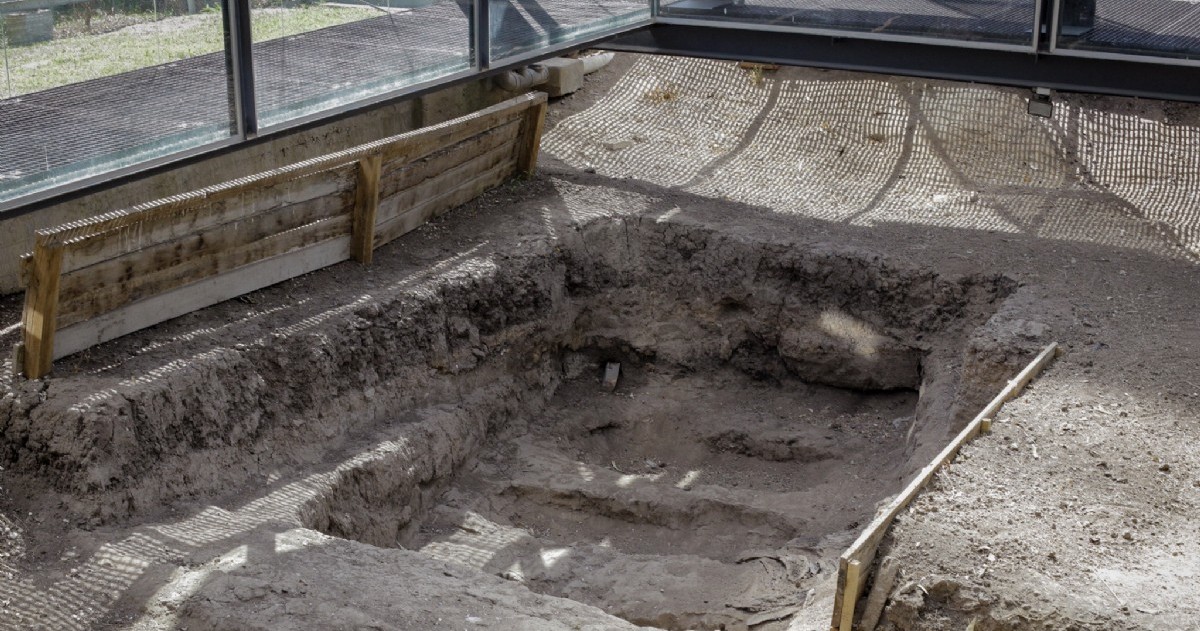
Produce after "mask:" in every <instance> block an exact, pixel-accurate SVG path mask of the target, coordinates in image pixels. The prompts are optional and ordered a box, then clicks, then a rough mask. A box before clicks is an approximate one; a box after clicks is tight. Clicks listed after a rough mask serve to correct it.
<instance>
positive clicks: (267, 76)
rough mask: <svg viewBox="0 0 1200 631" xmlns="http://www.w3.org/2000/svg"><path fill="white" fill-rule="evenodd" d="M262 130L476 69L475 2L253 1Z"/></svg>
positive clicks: (447, 0) (421, 0) (449, 0)
mask: <svg viewBox="0 0 1200 631" xmlns="http://www.w3.org/2000/svg"><path fill="white" fill-rule="evenodd" d="M252 2H253V4H252V5H251V6H252V9H251V19H250V21H251V24H252V25H253V32H254V42H255V43H254V74H255V79H254V80H255V96H256V98H257V101H258V112H259V115H258V120H259V125H260V126H266V125H272V124H275V123H281V122H284V121H286V120H290V119H293V118H296V117H298V116H303V115H305V114H311V113H314V112H319V111H321V110H327V109H330V108H334V107H338V106H340V105H344V104H347V103H352V102H354V101H358V100H362V99H364V98H368V97H371V96H375V95H379V94H384V93H387V92H391V91H394V90H398V89H401V88H404V87H406V86H410V85H413V84H416V83H421V82H424V81H429V80H432V79H436V78H438V77H442V76H446V75H449V74H452V73H455V72H458V71H460V70H467V69H469V68H470V67H471V45H470V24H471V6H470V3H469V0H467V1H466V2H465V3H464V4H461V5H460V4H459V3H458V2H456V1H455V0H390V1H389V0H371V2H366V1H355V0H349V1H347V2H323V1H319V2H303V3H300V2H292V1H290V0H252Z"/></svg>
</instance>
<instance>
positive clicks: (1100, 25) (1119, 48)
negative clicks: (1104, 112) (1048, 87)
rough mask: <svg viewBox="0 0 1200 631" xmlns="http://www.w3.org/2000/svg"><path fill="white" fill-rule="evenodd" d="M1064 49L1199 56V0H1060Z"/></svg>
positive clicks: (1060, 44) (1059, 44) (1061, 45)
mask: <svg viewBox="0 0 1200 631" xmlns="http://www.w3.org/2000/svg"><path fill="white" fill-rule="evenodd" d="M1058 11H1059V13H1058V34H1057V35H1058V39H1057V41H1056V42H1055V43H1056V45H1057V47H1058V48H1059V49H1063V50H1070V51H1091V52H1101V53H1121V54H1131V55H1153V56H1156V57H1174V58H1181V59H1193V60H1200V2H1196V1H1195V0H1060V4H1059V8H1058Z"/></svg>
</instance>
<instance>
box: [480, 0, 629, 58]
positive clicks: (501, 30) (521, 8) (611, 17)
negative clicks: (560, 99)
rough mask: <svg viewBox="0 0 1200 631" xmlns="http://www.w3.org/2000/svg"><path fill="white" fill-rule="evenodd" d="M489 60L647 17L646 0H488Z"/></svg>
mask: <svg viewBox="0 0 1200 631" xmlns="http://www.w3.org/2000/svg"><path fill="white" fill-rule="evenodd" d="M488 10H489V12H490V15H491V22H492V28H491V42H492V50H491V55H492V59H501V58H503V57H510V56H513V55H519V54H521V53H526V52H530V51H533V50H537V49H539V48H544V47H546V46H554V45H556V44H562V43H566V42H570V41H572V40H581V39H585V38H587V37H589V36H591V35H594V34H596V33H599V32H601V31H605V30H608V29H610V28H614V27H617V26H624V25H628V24H633V23H635V22H637V21H639V20H645V19H649V18H650V4H649V2H647V0H489V4H488Z"/></svg>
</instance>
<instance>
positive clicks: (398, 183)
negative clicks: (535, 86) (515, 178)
mask: <svg viewBox="0 0 1200 631" xmlns="http://www.w3.org/2000/svg"><path fill="white" fill-rule="evenodd" d="M520 133H521V121H519V120H516V119H514V120H511V121H509V122H507V123H504V124H502V125H500V126H499V127H494V128H492V129H489V130H487V131H485V132H483V133H481V134H479V135H477V136H473V137H471V138H468V139H466V140H463V141H461V142H459V143H457V144H454V145H449V146H447V147H445V148H443V149H441V150H439V151H437V152H434V153H431V154H429V155H427V156H425V157H423V158H421V159H419V160H416V161H412V162H398V161H392V162H386V163H384V165H383V175H382V176H381V178H380V181H379V196H380V197H381V198H383V197H390V196H392V195H394V194H396V193H397V192H399V191H402V190H404V189H406V188H410V187H413V186H416V185H418V184H421V183H422V182H424V181H426V180H429V179H432V178H436V177H438V176H441V175H442V174H443V173H445V172H446V171H449V170H450V169H453V168H455V167H457V166H459V165H460V164H463V163H464V162H468V161H470V160H471V159H473V158H475V157H477V156H480V155H483V154H485V153H489V152H491V151H493V150H495V149H497V148H499V147H502V146H507V147H509V149H510V150H514V151H515V149H513V148H514V146H515V142H516V140H517V138H518V137H519V136H520Z"/></svg>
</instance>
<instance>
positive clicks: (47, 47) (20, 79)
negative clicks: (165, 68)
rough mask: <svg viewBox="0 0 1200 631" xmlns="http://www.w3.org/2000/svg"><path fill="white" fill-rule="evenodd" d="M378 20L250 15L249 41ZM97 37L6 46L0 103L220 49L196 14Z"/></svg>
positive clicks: (334, 12) (216, 18)
mask: <svg viewBox="0 0 1200 631" xmlns="http://www.w3.org/2000/svg"><path fill="white" fill-rule="evenodd" d="M380 15H383V14H382V13H380V12H379V11H376V10H374V9H370V8H367V7H363V8H361V9H359V8H346V7H329V6H324V5H314V6H307V7H299V8H294V9H260V10H255V11H254V12H253V16H252V18H253V19H252V20H251V24H252V25H253V32H254V41H255V42H261V41H266V40H270V39H276V38H279V37H287V36H290V35H297V34H299V33H304V32H307V31H312V30H316V29H319V28H324V27H327V26H334V25H337V24H344V23H346V22H353V21H356V20H361V19H364V18H369V17H377V16H380ZM142 17H146V18H147V19H146V20H145V21H141V22H139V23H137V24H133V25H132V26H127V27H125V28H122V29H120V30H116V31H112V32H110V33H102V34H98V35H86V34H85V35H76V36H72V37H65V38H61V39H56V40H54V41H50V42H42V43H39V44H33V45H30V46H10V47H8V49H7V54H6V56H7V59H6V60H3V61H6V63H5V64H4V65H2V66H0V97H5V98H7V97H13V96H18V95H21V94H28V93H30V92H38V91H41V90H47V89H50V88H54V87H58V86H62V85H67V84H70V83H76V82H79V81H85V80H87V79H96V78H99V77H107V76H111V75H115V74H120V73H122V72H128V71H130V70H137V69H138V68H145V67H147V66H156V65H159V64H165V63H170V62H172V61H179V60H181V59H187V58H188V57H195V56H196V55H203V54H205V53H212V52H217V51H219V50H221V48H222V31H221V16H220V15H219V14H217V13H202V14H199V15H185V16H179V17H169V18H164V19H161V20H158V21H152V20H151V19H150V17H149V16H142Z"/></svg>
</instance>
